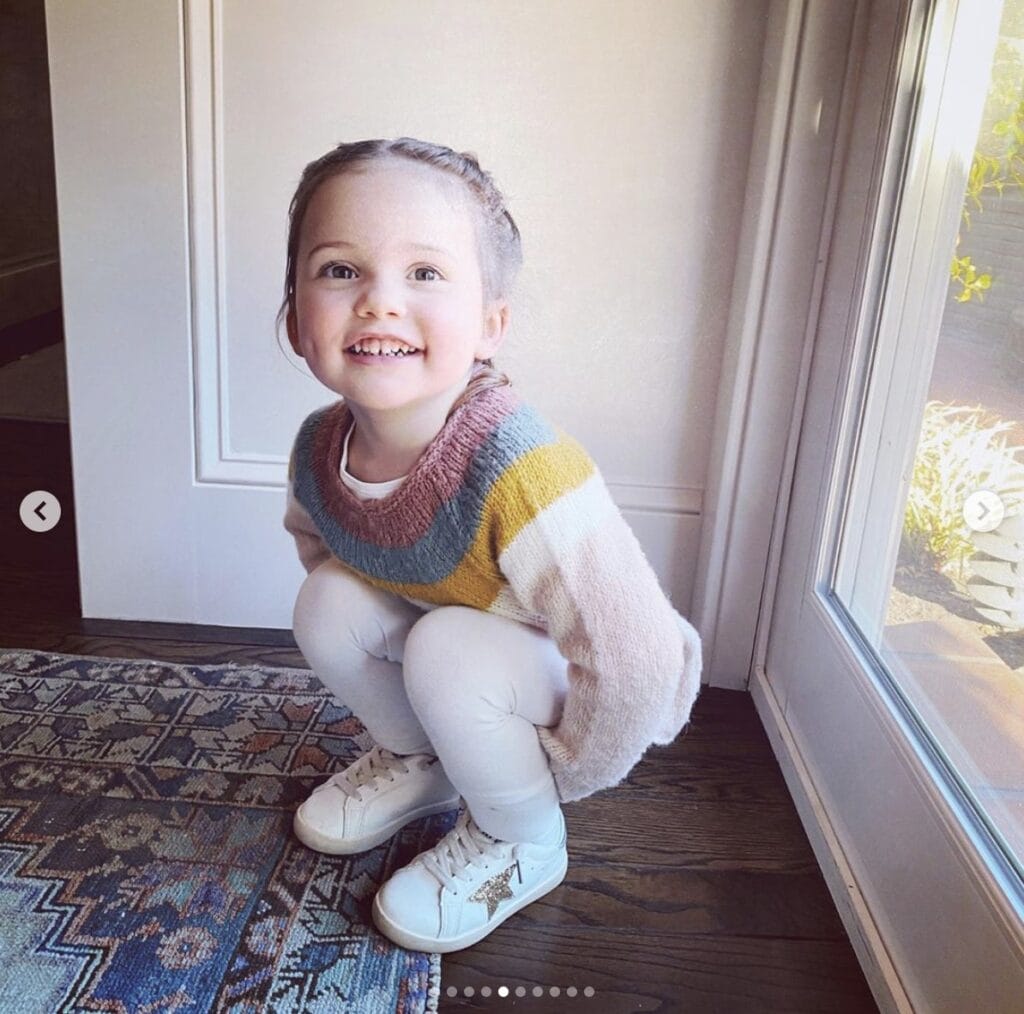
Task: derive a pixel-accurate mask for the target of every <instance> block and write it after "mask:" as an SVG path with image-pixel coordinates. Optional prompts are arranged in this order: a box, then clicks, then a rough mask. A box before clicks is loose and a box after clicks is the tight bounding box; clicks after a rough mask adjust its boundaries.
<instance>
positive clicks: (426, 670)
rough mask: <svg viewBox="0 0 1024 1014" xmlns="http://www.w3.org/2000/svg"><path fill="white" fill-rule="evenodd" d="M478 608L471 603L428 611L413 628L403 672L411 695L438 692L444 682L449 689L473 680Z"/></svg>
mask: <svg viewBox="0 0 1024 1014" xmlns="http://www.w3.org/2000/svg"><path fill="white" fill-rule="evenodd" d="M480 615H481V613H480V611H479V610H477V609H472V608H470V607H469V606H440V607H439V608H437V609H432V610H431V611H430V612H428V613H425V614H424V615H423V616H421V617H420V619H418V620H417V621H416V622H415V623H414V624H413V627H412V629H411V630H410V631H409V636H408V637H407V638H406V641H405V658H404V661H403V673H404V676H405V687H406V691H407V693H408V694H409V696H410V697H413V696H415V697H418V698H423V697H429V696H430V695H431V694H436V692H437V690H438V688H439V686H440V685H441V682H442V681H443V683H444V686H445V690H446V691H449V692H450V691H451V690H454V689H457V686H453V684H457V683H459V682H461V681H465V680H466V679H468V680H470V681H472V672H473V669H474V661H473V656H474V654H475V653H474V652H473V650H472V646H471V644H470V641H471V640H472V631H473V627H474V625H475V623H476V620H477V618H478V617H479V616H480Z"/></svg>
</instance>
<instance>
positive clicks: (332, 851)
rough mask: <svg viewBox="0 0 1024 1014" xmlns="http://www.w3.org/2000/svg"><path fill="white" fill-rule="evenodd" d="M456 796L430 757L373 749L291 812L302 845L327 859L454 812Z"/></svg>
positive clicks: (368, 846)
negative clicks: (435, 815) (415, 822)
mask: <svg viewBox="0 0 1024 1014" xmlns="http://www.w3.org/2000/svg"><path fill="white" fill-rule="evenodd" d="M458 805H459V794H458V792H457V791H456V790H455V788H454V786H453V785H452V783H451V782H450V781H448V776H447V775H446V774H445V773H444V769H443V768H442V767H441V762H440V761H439V760H438V759H437V758H436V757H432V756H430V755H429V754H410V755H408V756H398V755H397V754H393V753H391V751H390V750H385V749H384V748H383V747H380V746H375V747H373V749H372V750H370V751H369V752H367V753H364V754H363V755H362V756H361V757H359V758H358V759H357V760H355V761H354V762H353V763H351V764H350V765H349V766H348V767H347V768H345V770H344V771H339V772H338V773H337V774H335V775H332V776H331V777H330V778H328V779H327V781H326V782H323V783H322V784H320V785H318V786H317V787H316V788H315V789H314V790H313V793H312V795H311V796H310V797H309V798H308V799H307V800H306V801H305V802H304V803H303V804H302V805H301V806H300V807H299V808H298V809H297V810H296V811H295V816H294V818H293V820H292V826H293V827H294V829H295V835H296V837H297V838H298V839H299V841H301V842H302V843H303V844H304V845H308V846H309V847H310V848H311V849H315V850H316V851H317V852H326V853H327V854H329V855H335V856H336V855H351V854H352V853H354V852H365V851H366V850H367V849H372V848H374V847H376V846H377V845H379V844H380V843H381V842H382V841H385V840H387V839H388V838H390V837H391V836H392V835H393V834H394V833H395V832H396V831H397V830H399V828H401V827H403V826H404V825H406V824H408V823H409V821H411V820H416V819H418V818H419V817H426V816H429V815H430V814H433V813H443V812H444V811H445V810H454V809H455V807H457V806H458Z"/></svg>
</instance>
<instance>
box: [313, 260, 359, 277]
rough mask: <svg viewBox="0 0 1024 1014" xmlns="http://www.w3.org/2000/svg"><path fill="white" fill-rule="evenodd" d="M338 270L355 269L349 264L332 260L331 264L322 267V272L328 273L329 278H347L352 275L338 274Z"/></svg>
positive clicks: (323, 273)
mask: <svg viewBox="0 0 1024 1014" xmlns="http://www.w3.org/2000/svg"><path fill="white" fill-rule="evenodd" d="M337 271H353V269H352V268H350V267H349V266H348V265H347V264H337V263H335V262H334V261H331V262H330V263H329V264H325V265H324V266H323V267H322V268H321V269H320V274H322V275H326V276H327V277H328V278H346V279H347V278H350V277H352V276H351V275H341V274H336V273H335V272H337ZM353 274H354V271H353Z"/></svg>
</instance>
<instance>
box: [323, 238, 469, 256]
mask: <svg viewBox="0 0 1024 1014" xmlns="http://www.w3.org/2000/svg"><path fill="white" fill-rule="evenodd" d="M354 245H355V244H354V243H349V242H347V241H346V240H343V239H332V240H328V241H327V242H326V243H318V244H317V245H316V246H315V247H313V249H312V250H310V251H309V257H307V258H306V259H307V260H308V259H309V258H310V257H312V256H313V254H315V253H317V252H318V251H320V250H324V249H327V248H334V249H336V250H341V249H342V248H345V247H352V246H354ZM408 248H409V249H410V250H424V251H426V252H427V253H435V254H441V255H442V256H444V257H453V256H454V255H453V254H452V253H450V252H449V251H448V250H445V249H443V248H442V247H438V246H430V245H429V244H428V243H409V244H408Z"/></svg>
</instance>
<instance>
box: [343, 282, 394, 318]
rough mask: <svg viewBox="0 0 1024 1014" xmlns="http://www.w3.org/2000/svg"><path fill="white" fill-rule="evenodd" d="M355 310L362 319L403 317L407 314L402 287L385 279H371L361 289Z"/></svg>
mask: <svg viewBox="0 0 1024 1014" xmlns="http://www.w3.org/2000/svg"><path fill="white" fill-rule="evenodd" d="M355 310H356V313H357V314H358V315H359V316H361V317H362V316H366V315H371V316H374V317H401V316H402V315H403V314H404V313H405V300H404V298H403V296H402V292H401V287H400V286H399V285H397V284H395V283H394V282H391V281H389V280H388V279H385V278H369V279H367V280H366V284H365V285H363V286H362V288H361V289H360V292H359V296H358V298H357V299H356V305H355Z"/></svg>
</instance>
